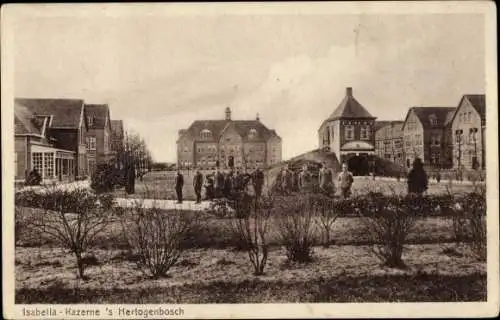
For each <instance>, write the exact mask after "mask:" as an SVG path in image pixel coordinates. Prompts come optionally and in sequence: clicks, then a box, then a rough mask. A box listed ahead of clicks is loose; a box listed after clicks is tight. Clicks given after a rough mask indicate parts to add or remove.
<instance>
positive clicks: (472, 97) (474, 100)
mask: <svg viewBox="0 0 500 320" xmlns="http://www.w3.org/2000/svg"><path fill="white" fill-rule="evenodd" d="M464 97H465V99H467V100H469V102H470V104H471V105H472V106H473V107H474V109H476V111H477V113H479V115H480V116H481V120H482V121H484V122H486V95H484V94H466V95H464Z"/></svg>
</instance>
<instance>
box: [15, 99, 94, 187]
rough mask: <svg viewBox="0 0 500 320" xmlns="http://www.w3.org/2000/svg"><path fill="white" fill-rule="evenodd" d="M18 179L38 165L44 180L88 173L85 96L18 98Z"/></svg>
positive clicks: (16, 142)
mask: <svg viewBox="0 0 500 320" xmlns="http://www.w3.org/2000/svg"><path fill="white" fill-rule="evenodd" d="M14 127H15V132H14V140H15V160H16V164H15V167H16V174H15V176H16V179H17V180H23V179H25V178H26V176H27V174H28V173H29V172H31V171H32V170H33V169H36V170H37V171H38V172H39V173H40V174H41V176H42V179H43V180H44V181H50V180H66V179H69V180H71V179H74V178H75V177H76V176H85V175H87V174H88V157H87V154H86V134H87V128H88V126H87V122H86V120H85V110H84V104H83V100H79V99H26V98H16V99H15V100H14Z"/></svg>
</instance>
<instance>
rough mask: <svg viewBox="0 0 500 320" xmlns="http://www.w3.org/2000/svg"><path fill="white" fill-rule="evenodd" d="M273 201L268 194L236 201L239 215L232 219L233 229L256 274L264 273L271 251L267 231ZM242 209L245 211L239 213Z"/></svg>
mask: <svg viewBox="0 0 500 320" xmlns="http://www.w3.org/2000/svg"><path fill="white" fill-rule="evenodd" d="M273 203H274V199H272V198H271V197H266V196H262V197H260V198H255V197H253V198H251V199H250V200H248V199H245V200H243V199H241V201H238V200H237V201H236V205H235V210H236V216H237V217H236V218H234V219H232V226H233V230H234V232H235V233H236V234H237V235H238V237H239V238H240V239H241V242H242V244H243V245H244V247H245V249H246V251H247V253H248V257H249V259H250V262H251V263H252V266H253V268H254V274H255V275H262V274H264V267H265V266H266V262H267V258H268V253H269V245H268V242H267V240H268V239H267V233H268V230H269V218H270V217H271V214H272V212H273ZM240 211H243V213H241V214H239V213H238V212H240Z"/></svg>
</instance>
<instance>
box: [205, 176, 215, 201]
mask: <svg viewBox="0 0 500 320" xmlns="http://www.w3.org/2000/svg"><path fill="white" fill-rule="evenodd" d="M213 198H214V176H213V175H207V177H206V179H205V199H207V200H212V199H213Z"/></svg>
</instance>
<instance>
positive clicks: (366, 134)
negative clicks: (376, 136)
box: [360, 126, 370, 140]
mask: <svg viewBox="0 0 500 320" xmlns="http://www.w3.org/2000/svg"><path fill="white" fill-rule="evenodd" d="M360 138H361V140H370V126H362V127H361V131H360Z"/></svg>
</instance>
